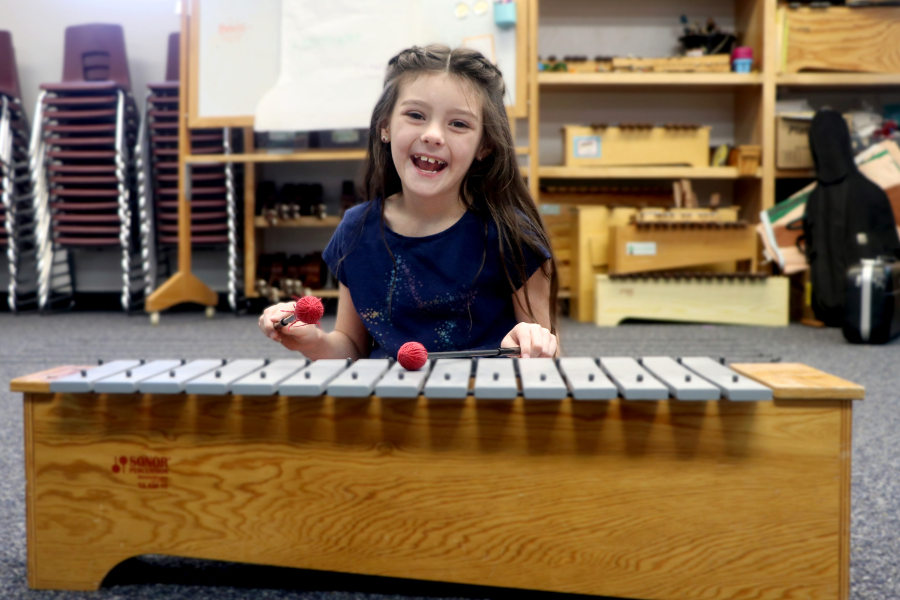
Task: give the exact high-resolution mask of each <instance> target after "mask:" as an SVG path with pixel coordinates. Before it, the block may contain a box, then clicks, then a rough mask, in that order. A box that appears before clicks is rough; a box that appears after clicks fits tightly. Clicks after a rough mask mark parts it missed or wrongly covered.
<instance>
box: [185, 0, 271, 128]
mask: <svg viewBox="0 0 900 600" xmlns="http://www.w3.org/2000/svg"><path fill="white" fill-rule="evenodd" d="M280 23H281V0H253V2H246V1H244V0H231V1H225V2H223V1H219V2H204V3H203V4H202V6H201V11H200V40H199V42H200V56H199V63H200V64H199V69H198V86H199V88H200V89H199V95H198V102H197V111H198V114H199V115H200V116H201V117H234V116H243V115H252V114H253V113H254V109H255V107H256V105H257V104H258V103H259V99H260V97H261V96H262V95H263V94H264V93H265V91H266V90H268V89H271V87H272V86H273V85H274V84H275V82H276V81H277V80H278V74H279V54H280V40H281V34H280Z"/></svg>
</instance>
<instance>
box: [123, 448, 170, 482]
mask: <svg viewBox="0 0 900 600" xmlns="http://www.w3.org/2000/svg"><path fill="white" fill-rule="evenodd" d="M112 472H113V473H121V474H123V475H136V476H137V479H138V487H140V488H150V489H153V488H166V487H168V486H169V478H168V474H169V457H168V456H146V455H138V456H116V457H114V458H113V464H112Z"/></svg>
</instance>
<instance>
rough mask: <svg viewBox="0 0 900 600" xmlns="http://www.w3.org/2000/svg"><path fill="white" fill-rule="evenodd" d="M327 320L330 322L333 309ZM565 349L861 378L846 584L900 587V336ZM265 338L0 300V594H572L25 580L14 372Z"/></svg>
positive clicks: (707, 334)
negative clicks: (62, 584)
mask: <svg viewBox="0 0 900 600" xmlns="http://www.w3.org/2000/svg"><path fill="white" fill-rule="evenodd" d="M323 326H324V327H325V328H326V329H330V327H332V326H333V319H328V318H326V319H325V320H324V321H323ZM562 337H563V344H564V350H565V353H566V354H567V355H569V356H604V355H605V356H609V355H631V356H638V355H649V354H658V355H669V356H681V355H691V354H693V355H696V354H702V355H711V356H715V357H719V356H724V357H726V358H727V359H728V360H753V359H757V360H769V359H772V358H776V357H777V358H780V359H781V360H783V361H796V362H803V363H806V364H808V365H811V366H813V367H816V368H819V369H822V370H824V371H828V372H830V373H833V374H835V375H838V376H840V377H844V378H846V379H849V380H851V381H854V382H857V383H860V384H862V385H865V386H866V394H867V398H866V400H865V401H863V402H858V403H856V406H855V411H854V423H853V492H852V494H853V507H852V526H851V532H852V533H851V552H852V559H851V580H852V585H851V597H852V598H853V599H854V600H894V599H896V598H898V597H900V558H898V557H900V398H898V384H900V343H898V342H895V343H893V344H889V345H887V346H881V347H859V346H851V345H849V344H847V343H845V342H844V340H843V338H842V337H841V333H840V331H837V330H816V329H808V328H804V327H801V326H791V327H787V328H748V327H720V326H703V325H683V326H682V325H647V324H642V325H626V326H620V327H618V328H613V329H599V328H596V327H594V326H593V325H590V324H581V323H576V322H573V321H569V320H564V321H563V323H562ZM289 354H290V353H289V352H287V351H286V350H284V349H283V348H281V346H279V345H277V344H275V343H274V342H271V341H270V340H268V339H267V338H264V337H263V336H262V335H261V334H260V333H259V332H258V330H257V328H256V317H254V316H246V317H234V316H231V315H221V314H220V315H217V316H216V317H215V318H214V319H205V318H204V317H203V315H202V314H201V313H193V312H185V313H172V314H163V317H162V322H161V324H160V325H159V326H157V327H152V326H150V324H149V320H148V319H147V318H146V317H144V316H134V317H127V316H124V315H121V314H118V313H101V312H76V313H69V314H60V315H52V316H44V317H40V316H37V315H20V316H16V315H11V314H9V313H0V444H2V452H0V598H3V599H20V598H29V599H45V598H46V599H51V598H52V599H66V600H68V599H75V598H79V599H81V598H103V599H119V598H122V599H124V598H129V599H131V598H135V599H161V598H174V599H187V598H190V599H201V600H205V599H216V600H231V599H243V598H253V599H269V598H272V599H286V598H298V599H303V600H349V599H356V600H387V599H393V598H451V597H454V598H455V597H466V598H491V599H501V598H502V599H507V598H509V599H512V598H516V599H518V598H523V597H525V596H526V595H527V596H529V597H535V598H537V597H541V598H567V599H570V598H573V596H561V595H556V594H525V593H523V592H521V591H516V590H503V589H497V588H476V587H471V586H452V585H444V584H435V583H424V582H415V581H408V580H400V579H387V578H378V577H356V576H347V575H340V574H331V573H320V572H312V571H303V570H295V569H277V568H270V567H253V566H248V565H236V564H226V563H216V562H208V561H196V560H188V559H180V558H171V557H160V556H147V557H140V558H137V559H132V560H131V561H128V562H127V563H123V564H122V565H121V566H120V567H118V568H117V569H115V570H114V571H113V572H112V573H111V574H110V576H109V577H107V580H106V581H105V583H104V587H103V588H102V589H101V591H99V592H91V593H79V592H47V591H30V590H28V587H27V580H26V548H25V507H24V496H25V492H24V488H25V480H24V467H23V464H24V463H23V456H22V449H23V438H22V434H23V428H22V405H21V396H20V395H19V394H13V393H10V392H9V391H8V389H9V381H10V379H12V378H14V377H17V376H21V375H25V374H28V373H33V372H36V371H40V370H43V369H48V368H51V367H55V366H59V365H62V364H73V363H76V364H77V363H85V362H87V363H90V362H93V361H96V360H97V359H98V358H103V359H116V358H147V359H154V358H189V359H191V358H209V357H228V358H267V357H268V358H273V359H274V358H283V357H286V356H289Z"/></svg>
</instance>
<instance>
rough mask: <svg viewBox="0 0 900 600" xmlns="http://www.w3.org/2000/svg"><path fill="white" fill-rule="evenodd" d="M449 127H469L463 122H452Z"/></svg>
mask: <svg viewBox="0 0 900 600" xmlns="http://www.w3.org/2000/svg"><path fill="white" fill-rule="evenodd" d="M450 125H452V126H453V127H460V128H463V127H468V126H469V124H468V123H466V122H465V121H452V122H451V123H450Z"/></svg>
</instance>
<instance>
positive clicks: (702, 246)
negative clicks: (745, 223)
mask: <svg viewBox="0 0 900 600" xmlns="http://www.w3.org/2000/svg"><path fill="white" fill-rule="evenodd" d="M609 231H610V240H609V272H610V273H622V274H625V273H640V272H642V271H659V270H665V269H680V268H686V267H694V266H699V265H708V264H712V263H718V262H725V261H740V260H750V261H751V262H752V263H753V267H752V268H751V270H752V271H755V270H756V266H755V264H756V252H757V250H756V244H757V241H756V238H757V235H756V231H755V230H754V229H753V228H752V227H746V228H744V229H674V228H673V229H651V228H638V227H635V226H634V225H625V226H618V227H610V229H609ZM646 242H652V243H654V244H655V253H654V254H652V255H650V254H648V255H636V254H628V245H629V244H631V243H646Z"/></svg>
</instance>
